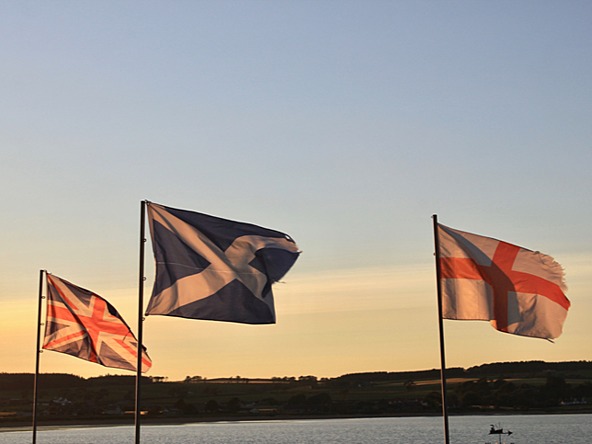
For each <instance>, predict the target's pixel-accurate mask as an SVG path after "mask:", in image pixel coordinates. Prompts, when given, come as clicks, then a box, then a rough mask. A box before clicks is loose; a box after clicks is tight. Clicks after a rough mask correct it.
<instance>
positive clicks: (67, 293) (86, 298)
mask: <svg viewBox="0 0 592 444" xmlns="http://www.w3.org/2000/svg"><path fill="white" fill-rule="evenodd" d="M43 348H44V349H46V350H54V351H57V352H61V353H66V354H69V355H72V356H76V357H77V358H80V359H85V360H87V361H90V362H96V363H97V364H101V365H104V366H105V367H113V368H119V369H125V370H134V371H135V370H136V368H137V359H138V341H137V339H136V338H135V337H134V335H133V333H132V332H131V330H130V328H129V327H128V325H127V324H126V323H125V321H124V320H123V318H122V317H121V316H120V315H119V313H118V312H117V310H116V309H115V308H114V307H113V306H112V305H111V304H109V302H107V301H106V300H105V299H103V298H102V297H101V296H99V295H97V294H94V293H93V292H91V291H89V290H86V289H84V288H80V287H77V286H76V285H74V284H72V283H70V282H68V281H66V280H64V279H61V278H59V277H57V276H55V275H50V274H47V321H46V323H45V339H44V342H43ZM151 366H152V361H151V360H150V357H149V356H148V354H147V353H146V350H145V349H144V348H143V352H142V372H146V371H147V370H148V369H149V368H150V367H151Z"/></svg>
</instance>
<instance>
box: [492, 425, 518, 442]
mask: <svg viewBox="0 0 592 444" xmlns="http://www.w3.org/2000/svg"><path fill="white" fill-rule="evenodd" d="M489 434H490V435H497V444H505V443H507V441H505V440H504V441H502V436H507V437H508V438H509V437H510V435H512V431H510V430H504V429H503V427H501V426H500V425H499V424H498V425H493V424H491V428H490V429H489ZM486 444H491V443H486ZM507 444H514V443H513V442H510V443H507Z"/></svg>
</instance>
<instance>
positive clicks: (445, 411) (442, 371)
mask: <svg viewBox="0 0 592 444" xmlns="http://www.w3.org/2000/svg"><path fill="white" fill-rule="evenodd" d="M432 219H433V220H434V246H435V248H436V253H435V254H434V257H435V258H436V288H437V292H438V328H439V331H440V365H441V367H440V381H441V386H442V417H443V419H444V442H445V443H446V444H450V430H449V428H448V407H447V406H448V404H447V402H446V359H445V356H444V355H445V349H444V322H443V319H442V279H441V277H442V273H441V271H440V239H439V237H438V215H436V214H434V215H433V216H432Z"/></svg>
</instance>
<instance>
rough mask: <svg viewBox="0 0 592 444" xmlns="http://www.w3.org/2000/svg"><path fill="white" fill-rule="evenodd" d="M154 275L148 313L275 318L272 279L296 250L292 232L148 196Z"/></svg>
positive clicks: (287, 266) (216, 318)
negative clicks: (171, 205)
mask: <svg viewBox="0 0 592 444" xmlns="http://www.w3.org/2000/svg"><path fill="white" fill-rule="evenodd" d="M147 209H148V220H149V224H150V233H151V236H152V247H153V249H154V258H155V261H156V279H155V282H154V288H153V292H152V297H151V298H150V301H149V303H148V308H147V309H146V314H147V315H169V316H179V317H184V318H192V319H205V320H213V321H226V322H239V323H245V324H273V323H275V308H274V303H273V294H272V290H271V284H273V283H274V282H277V281H278V280H280V279H281V278H282V277H283V276H284V275H285V274H286V273H287V272H288V270H289V269H290V268H291V267H292V265H293V264H294V262H296V259H298V255H299V254H300V252H299V250H298V247H297V246H296V243H295V242H294V240H292V238H291V237H290V236H288V235H287V234H284V233H280V232H279V231H275V230H270V229H267V228H262V227H259V226H256V225H252V224H248V223H243V222H235V221H231V220H226V219H221V218H218V217H214V216H209V215H207V214H201V213H196V212H193V211H186V210H179V209H175V208H169V207H165V206H162V205H158V204H155V203H151V202H148V203H147Z"/></svg>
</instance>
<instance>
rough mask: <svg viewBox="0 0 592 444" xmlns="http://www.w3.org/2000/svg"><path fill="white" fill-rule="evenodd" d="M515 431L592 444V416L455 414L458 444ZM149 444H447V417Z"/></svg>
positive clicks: (85, 443) (270, 424)
mask: <svg viewBox="0 0 592 444" xmlns="http://www.w3.org/2000/svg"><path fill="white" fill-rule="evenodd" d="M498 423H499V424H500V425H501V426H502V427H503V428H504V429H509V430H512V431H513V432H514V433H513V434H512V435H511V436H510V438H507V437H506V438H505V439H502V442H507V443H515V444H590V443H591V442H592V415H533V416H459V417H457V416H455V417H451V418H450V441H451V443H454V444H484V443H492V444H493V443H497V442H498V440H497V437H492V436H489V435H488V431H489V427H490V425H491V424H496V425H497V424H498ZM141 437H142V443H146V444H194V443H203V444H250V443H253V444H294V443H303V444H304V443H305V444H309V443H319V444H320V443H322V444H380V443H401V444H434V443H443V442H444V437H443V432H442V420H441V418H437V417H436V418H434V417H429V418H424V417H421V418H364V419H322V420H289V421H282V420H277V421H244V422H216V423H199V424H186V425H170V426H168V425H167V426H149V425H147V426H143V427H142V436H141ZM30 442H31V432H22V431H15V432H11V431H7V432H2V433H0V444H21V443H22V444H27V443H30ZM133 442H134V428H133V427H132V426H119V427H76V428H65V429H57V430H46V429H41V430H39V432H38V434H37V443H38V444H129V443H133Z"/></svg>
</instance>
